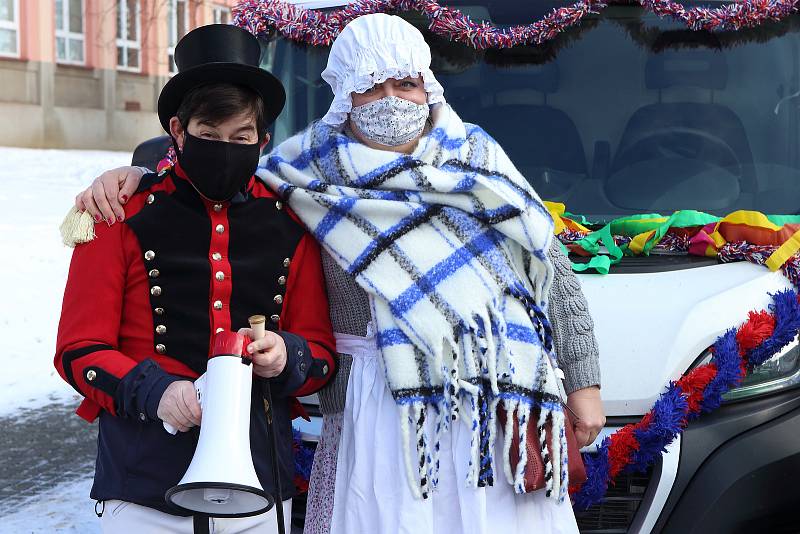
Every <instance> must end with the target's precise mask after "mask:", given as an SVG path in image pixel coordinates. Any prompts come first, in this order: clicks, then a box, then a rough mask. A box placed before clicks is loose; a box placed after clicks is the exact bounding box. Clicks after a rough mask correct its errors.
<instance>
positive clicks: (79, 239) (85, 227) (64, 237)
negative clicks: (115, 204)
mask: <svg viewBox="0 0 800 534" xmlns="http://www.w3.org/2000/svg"><path fill="white" fill-rule="evenodd" d="M59 230H61V241H62V242H63V243H64V244H65V245H67V246H68V247H70V248H75V245H79V244H81V243H88V242H89V241H91V240H93V239H94V237H95V235H94V220H92V216H91V215H89V212H88V211H83V212H81V211H78V210H77V209H76V208H75V206H73V207H72V209H70V210H69V213H67V216H66V217H64V222H62V223H61V226H60V227H59Z"/></svg>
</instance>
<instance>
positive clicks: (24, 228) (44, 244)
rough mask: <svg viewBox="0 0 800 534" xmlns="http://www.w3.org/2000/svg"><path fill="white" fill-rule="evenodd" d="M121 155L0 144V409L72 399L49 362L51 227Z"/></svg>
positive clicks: (61, 252) (66, 253) (58, 247)
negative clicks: (77, 197)
mask: <svg viewBox="0 0 800 534" xmlns="http://www.w3.org/2000/svg"><path fill="white" fill-rule="evenodd" d="M129 162H130V154H128V153H124V152H101V151H86V150H38V149H23V148H6V147H0V205H2V207H3V208H2V210H0V254H2V255H3V259H2V261H0V287H2V288H3V291H2V299H3V301H2V302H3V306H2V307H1V308H0V416H3V415H8V414H9V413H12V412H14V411H16V410H18V409H19V408H21V407H37V406H43V405H46V404H50V403H52V402H55V401H65V400H67V401H69V400H77V397H76V393H75V391H74V390H73V389H72V388H70V387H69V386H68V385H67V384H66V383H65V382H64V381H63V380H61V378H60V377H59V376H58V374H57V373H56V372H55V370H54V368H53V354H54V352H55V342H56V328H57V326H58V318H59V315H60V313H61V299H62V297H63V294H64V285H65V282H66V276H67V270H68V268H69V260H70V256H71V249H68V248H66V247H65V246H63V245H62V244H61V238H60V235H59V231H58V227H59V225H60V224H61V220H62V219H63V217H64V215H65V214H66V212H67V210H68V209H69V207H70V206H71V205H72V203H73V201H74V198H75V195H76V194H77V193H78V192H79V191H81V190H82V189H84V188H85V187H86V186H87V185H88V184H89V183H91V181H92V179H94V177H95V176H98V175H99V174H100V173H101V172H102V171H104V170H107V169H111V168H114V167H118V166H120V165H125V164H129ZM86 297H87V298H91V295H88V294H87V295H86ZM20 532H21V531H20Z"/></svg>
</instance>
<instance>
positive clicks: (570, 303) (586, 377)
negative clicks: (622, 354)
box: [547, 239, 600, 394]
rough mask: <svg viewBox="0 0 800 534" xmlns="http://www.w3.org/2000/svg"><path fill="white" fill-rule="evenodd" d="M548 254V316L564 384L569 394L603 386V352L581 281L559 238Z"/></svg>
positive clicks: (553, 243) (555, 240)
mask: <svg viewBox="0 0 800 534" xmlns="http://www.w3.org/2000/svg"><path fill="white" fill-rule="evenodd" d="M547 255H548V257H549V258H550V261H551V262H552V263H553V271H554V276H553V285H552V286H551V287H550V295H549V301H550V303H549V309H548V315H549V318H550V324H551V325H552V327H553V346H554V348H555V351H556V357H557V358H558V362H559V365H560V366H561V369H562V370H563V371H564V387H565V389H566V391H567V394H569V393H572V392H573V391H576V390H579V389H583V388H587V387H591V386H600V361H599V357H600V353H599V350H598V347H597V339H596V338H595V335H594V321H592V316H591V314H590V313H589V306H588V305H587V302H586V297H585V296H584V295H583V291H582V290H581V284H580V282H579V281H578V277H577V276H575V273H573V272H572V267H571V266H570V263H569V260H568V259H567V257H566V256H565V255H564V253H563V252H562V251H561V246H560V244H559V242H558V240H557V239H553V242H552V244H551V246H550V250H548V252H547Z"/></svg>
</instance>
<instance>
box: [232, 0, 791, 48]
mask: <svg viewBox="0 0 800 534" xmlns="http://www.w3.org/2000/svg"><path fill="white" fill-rule="evenodd" d="M638 2H639V4H640V5H641V6H642V7H643V8H644V9H645V10H647V11H649V12H651V13H654V14H655V15H657V16H658V17H662V18H671V19H673V20H675V21H677V22H680V23H682V24H684V25H685V26H686V27H687V28H689V29H691V30H708V31H715V30H738V29H741V28H752V27H755V26H758V25H760V24H762V23H764V22H766V21H777V20H781V19H783V18H785V17H787V16H789V15H790V14H791V13H793V12H794V11H795V10H796V0H742V1H739V2H733V3H730V4H726V5H723V6H721V7H717V8H708V7H693V8H686V7H684V6H683V5H681V4H680V3H677V2H673V1H671V0H638ZM607 4H608V2H605V1H601V0H581V1H578V2H575V3H573V4H570V5H567V6H564V7H560V8H556V9H554V10H553V11H551V12H550V13H548V14H547V15H545V16H544V17H543V18H542V19H541V20H538V21H536V22H533V23H531V24H526V25H518V26H513V27H511V28H505V29H504V28H498V27H496V26H494V25H493V24H491V23H488V22H477V23H476V22H473V21H472V20H471V19H470V18H469V17H468V16H466V15H464V14H463V13H461V12H460V11H459V10H457V9H453V8H450V7H446V6H442V5H440V4H439V2H437V1H436V0H359V1H356V2H353V3H351V4H348V5H346V6H344V7H342V8H341V9H337V10H333V11H318V10H311V9H306V8H303V7H300V6H298V5H296V4H290V3H288V2H285V1H284V0H243V1H242V2H239V4H238V5H237V6H236V7H235V8H234V10H233V22H234V24H236V25H237V26H239V27H242V28H245V29H246V30H248V31H250V32H251V33H253V34H255V35H265V34H267V33H269V31H270V30H271V29H273V28H274V29H276V30H277V31H278V32H280V33H281V34H282V35H283V36H284V37H286V38H288V39H291V40H293V41H299V42H303V43H306V44H311V45H315V46H318V45H323V46H328V45H330V44H331V43H332V42H333V40H334V39H335V38H336V36H337V35H339V32H340V31H342V28H344V27H345V25H347V23H348V22H350V21H351V20H353V19H355V18H357V17H360V16H362V15H368V14H371V13H387V12H401V11H419V12H421V13H422V14H423V15H424V16H425V17H427V18H428V21H429V25H428V28H429V29H430V31H431V32H433V33H434V34H436V35H439V36H442V37H446V38H448V39H450V40H452V41H457V42H460V43H464V44H467V45H469V46H472V47H473V48H477V49H486V48H511V47H514V46H520V45H530V44H537V45H538V44H542V43H544V42H546V41H550V40H552V39H554V38H556V37H557V36H558V35H559V34H561V33H562V32H563V31H564V30H566V29H568V28H570V27H572V26H575V25H576V24H579V23H580V22H581V20H582V19H583V18H584V17H586V16H587V15H589V14H591V13H595V14H596V13H599V12H600V11H602V10H603V9H605V8H606V6H607Z"/></svg>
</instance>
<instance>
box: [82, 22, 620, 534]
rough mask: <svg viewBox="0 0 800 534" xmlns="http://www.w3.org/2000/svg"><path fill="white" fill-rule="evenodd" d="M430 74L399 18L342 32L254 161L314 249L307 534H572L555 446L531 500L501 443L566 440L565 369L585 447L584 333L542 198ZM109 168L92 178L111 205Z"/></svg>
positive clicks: (586, 322)
mask: <svg viewBox="0 0 800 534" xmlns="http://www.w3.org/2000/svg"><path fill="white" fill-rule="evenodd" d="M430 63H431V54H430V49H429V47H428V45H427V44H426V43H425V41H424V39H423V37H422V34H421V33H420V32H419V31H418V30H417V29H416V28H414V27H413V26H412V25H411V24H409V23H408V22H406V21H404V20H403V19H401V18H400V17H396V16H390V15H383V14H373V15H366V16H363V17H360V18H357V19H355V20H354V21H352V22H351V23H350V24H348V25H347V26H346V27H345V28H344V30H343V31H342V33H341V34H340V35H339V36H338V37H337V39H336V40H335V41H334V43H333V46H332V48H331V52H330V56H329V59H328V65H327V68H326V69H325V71H324V72H323V73H322V76H323V78H324V79H325V81H326V82H328V84H330V86H331V88H332V90H333V93H334V99H333V102H332V104H331V106H330V109H329V110H328V112H327V113H326V115H325V116H324V117H323V118H322V120H321V121H318V122H315V123H313V124H312V125H311V126H309V127H308V128H307V129H306V130H304V131H303V132H301V133H300V134H298V135H296V136H295V137H293V138H291V139H289V140H287V141H285V142H284V143H282V144H281V145H280V146H278V147H277V148H276V149H275V150H274V151H273V152H272V153H271V154H270V155H268V156H266V157H264V158H262V160H261V162H260V164H259V171H258V173H257V174H258V176H259V177H260V178H261V179H262V180H263V181H264V182H266V183H267V185H269V186H270V187H271V188H272V189H273V190H275V191H278V192H279V193H281V194H282V195H283V196H284V197H285V198H286V200H287V202H288V203H289V205H290V206H291V207H292V209H293V210H294V211H295V213H297V215H298V216H299V217H300V218H301V219H302V220H303V222H304V223H305V224H306V225H307V226H308V227H309V229H310V230H311V231H312V232H313V233H314V234H315V236H316V237H317V239H318V240H319V241H320V243H321V244H322V245H323V249H324V251H325V252H324V253H323V264H324V268H325V274H326V279H327V283H328V293H329V295H328V296H329V300H330V305H331V320H332V323H333V327H334V331H335V332H336V337H337V351H338V352H339V353H340V360H339V369H338V372H337V375H336V378H335V379H334V381H333V382H332V383H331V384H329V385H328V386H327V387H326V388H325V389H323V390H322V391H321V392H320V394H319V397H320V405H321V409H322V412H323V414H324V417H323V430H322V436H321V440H320V443H319V445H318V448H317V452H316V456H315V460H314V466H313V471H312V475H311V481H310V488H309V499H308V506H307V511H306V525H305V532H306V534H323V533H324V534H327V533H329V532H330V533H335V534H361V533H363V534H374V533H392V532H409V533H413V534H433V533H447V534H455V533H464V534H467V533H469V534H478V533H486V534H488V533H496V532H503V533H515V532H520V533H521V532H558V533H561V532H577V525H576V522H575V517H574V515H573V512H572V509H571V507H570V504H569V498H568V496H567V485H568V483H569V481H568V479H567V473H568V471H567V468H566V450H565V449H566V442H565V440H564V438H563V437H561V439H554V440H553V442H552V443H550V444H549V445H550V449H549V450H550V451H551V452H552V457H548V458H546V460H547V462H546V463H547V473H548V475H547V485H546V487H545V488H544V489H542V490H539V491H535V492H533V493H522V489H523V487H524V484H523V466H522V464H521V463H518V462H517V460H519V458H515V459H514V462H513V463H512V462H510V460H509V456H510V454H509V446H510V439H507V438H508V436H509V430H511V425H512V424H514V423H517V422H519V423H520V424H518V431H520V432H522V433H524V432H525V431H526V429H530V428H533V427H534V424H533V423H534V422H535V424H536V426H539V427H541V426H542V425H544V424H549V425H551V426H552V428H553V429H554V430H555V432H554V435H555V436H561V435H562V434H563V433H560V432H559V430H563V428H564V425H565V424H566V423H565V416H564V412H563V410H562V407H561V404H560V402H559V399H560V391H559V378H558V377H559V376H561V375H562V372H563V376H564V377H565V380H564V386H565V388H566V393H567V394H568V400H567V405H568V406H569V408H570V409H571V411H573V412H574V413H576V414H577V416H578V417H579V419H578V420H577V422H576V424H575V434H576V437H577V440H578V442H579V445H584V444H588V443H591V442H592V441H593V440H594V438H595V436H596V435H597V433H598V432H599V430H600V428H602V426H603V424H604V421H605V418H604V416H603V411H602V405H601V402H600V394H599V384H600V376H599V369H598V361H597V356H598V354H597V346H596V341H595V338H594V334H593V326H592V320H591V317H590V315H589V313H588V311H587V308H586V302H585V299H584V297H583V295H582V293H581V290H580V284H579V283H578V281H577V279H576V278H575V276H574V274H573V273H572V272H571V269H570V264H569V262H568V261H567V259H566V258H565V257H564V255H563V253H562V252H561V250H560V248H559V246H558V243H557V242H556V240H554V239H553V236H552V220H551V219H550V217H549V215H548V214H547V212H546V210H545V209H544V208H543V206H542V204H541V201H540V200H539V197H538V196H537V195H536V193H535V192H534V191H533V190H532V189H531V187H530V185H529V184H528V183H527V182H526V180H525V179H524V177H523V176H521V175H520V173H519V172H518V171H517V170H516V168H515V167H514V166H513V165H512V163H511V162H510V160H509V159H508V157H507V156H506V154H505V153H504V152H503V150H502V148H501V147H500V146H499V145H498V144H497V143H496V142H495V141H494V140H493V139H492V138H491V137H490V136H489V135H488V134H486V133H485V132H484V131H483V130H481V129H480V128H479V127H477V126H475V125H470V124H465V123H463V122H462V121H461V120H460V119H459V118H458V116H457V115H456V113H455V112H454V111H453V110H452V108H450V106H448V105H447V103H446V100H445V96H444V91H443V88H442V86H441V85H440V84H439V83H438V82H437V81H436V78H435V77H434V75H433V73H432V72H431V70H430ZM526 126H527V127H530V126H531V125H526ZM126 172H130V171H129V170H126ZM122 174H123V173H120V172H119V171H117V172H116V173H115V172H113V171H112V172H111V173H106V175H104V177H105V180H106V181H105V182H104V183H105V185H106V190H107V192H106V194H107V195H108V200H109V202H111V203H112V204H114V203H117V199H116V196H117V195H116V191H117V187H118V184H117V181H118V180H117V178H118V177H121V176H122ZM129 177H130V178H129V179H132V180H134V181H136V176H131V175H130V174H129ZM134 188H135V187H134ZM91 194H92V193H91V190H87V192H85V193H83V196H84V197H87V198H88V197H91ZM80 198H81V196H80V195H79V199H80ZM103 200H104V201H105V199H103ZM87 204H88V203H87ZM91 204H92V205H94V203H91ZM79 205H80V202H79ZM93 215H94V213H93ZM548 301H549V302H548ZM556 360H557V362H558V363H556ZM558 366H560V367H561V369H558ZM498 410H502V411H504V412H505V413H513V414H515V415H516V418H507V420H508V426H506V427H505V428H502V427H501V425H500V423H499V422H498V417H497V412H498ZM537 415H538V420H537V419H536V417H537ZM529 418H533V419H532V420H531V424H530V425H526V424H524V423H525V422H527V421H528V419H529ZM543 434H544V432H542V435H543ZM521 441H523V442H524V441H525V440H524V439H523V440H521ZM527 452H528V451H525V450H524V449H523V450H522V451H521V456H522V457H525V455H526V454H527Z"/></svg>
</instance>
